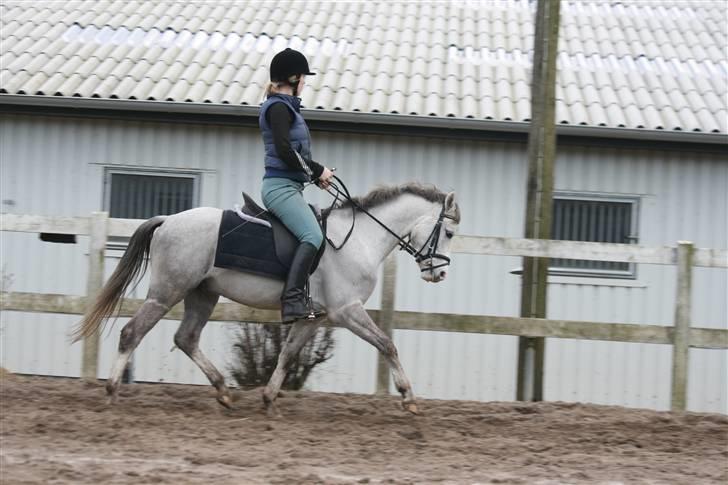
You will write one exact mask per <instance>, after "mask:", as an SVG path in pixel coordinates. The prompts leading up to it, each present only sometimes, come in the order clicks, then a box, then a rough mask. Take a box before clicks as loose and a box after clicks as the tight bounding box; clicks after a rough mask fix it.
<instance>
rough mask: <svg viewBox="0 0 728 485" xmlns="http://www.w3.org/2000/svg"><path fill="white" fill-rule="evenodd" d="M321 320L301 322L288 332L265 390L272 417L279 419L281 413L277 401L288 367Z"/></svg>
mask: <svg viewBox="0 0 728 485" xmlns="http://www.w3.org/2000/svg"><path fill="white" fill-rule="evenodd" d="M320 322H321V321H320V320H318V321H314V322H308V321H306V320H301V321H298V322H296V323H294V324H293V326H292V327H291V330H290V331H289V332H288V338H287V339H286V342H285V343H284V344H283V348H282V349H281V353H280V355H278V363H277V364H276V370H275V371H273V375H272V376H271V377H270V380H269V381H268V385H266V386H265V389H264V390H263V403H264V404H265V408H266V410H267V412H268V416H270V417H279V416H280V412H279V411H278V406H276V399H277V398H278V393H279V392H280V390H281V385H282V384H283V380H284V379H285V378H286V373H287V371H288V367H289V366H290V365H291V363H292V362H293V361H294V359H295V358H296V356H297V355H298V352H300V350H301V348H302V347H303V345H304V344H305V343H306V342H308V340H309V339H310V338H311V337H312V336H313V334H314V333H316V329H318V327H319V324H320Z"/></svg>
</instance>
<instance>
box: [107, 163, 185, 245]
mask: <svg viewBox="0 0 728 485" xmlns="http://www.w3.org/2000/svg"><path fill="white" fill-rule="evenodd" d="M105 197H106V201H105V207H106V210H107V211H108V212H109V217H114V218H119V219H149V218H151V217H154V216H158V215H170V214H176V213H177V212H182V211H185V210H188V209H192V208H193V207H196V206H197V205H198V200H197V199H198V175H197V174H194V173H176V172H146V171H133V170H121V169H114V170H107V172H106V192H105ZM128 241H129V238H127V237H110V238H109V242H108V244H107V247H108V248H109V249H115V250H124V249H126V244H127V242H128Z"/></svg>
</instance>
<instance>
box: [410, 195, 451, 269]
mask: <svg viewBox="0 0 728 485" xmlns="http://www.w3.org/2000/svg"><path fill="white" fill-rule="evenodd" d="M459 224H460V207H458V204H457V202H456V201H455V192H450V193H449V194H447V196H446V197H445V200H444V201H443V203H442V204H441V205H440V204H437V205H436V206H434V208H433V210H432V212H431V213H430V214H428V215H426V216H423V217H421V218H420V219H419V220H418V221H417V223H416V224H415V225H414V227H413V228H412V232H411V233H410V238H411V239H410V243H411V244H412V246H413V247H415V248H418V249H419V252H418V253H417V255H416V260H417V264H418V265H419V266H420V270H421V272H422V279H423V280H425V281H429V282H432V283H437V282H439V281H442V280H444V279H445V277H446V276H447V271H448V268H449V265H450V246H451V244H452V238H453V237H454V236H455V234H456V233H457V230H458V225H459Z"/></svg>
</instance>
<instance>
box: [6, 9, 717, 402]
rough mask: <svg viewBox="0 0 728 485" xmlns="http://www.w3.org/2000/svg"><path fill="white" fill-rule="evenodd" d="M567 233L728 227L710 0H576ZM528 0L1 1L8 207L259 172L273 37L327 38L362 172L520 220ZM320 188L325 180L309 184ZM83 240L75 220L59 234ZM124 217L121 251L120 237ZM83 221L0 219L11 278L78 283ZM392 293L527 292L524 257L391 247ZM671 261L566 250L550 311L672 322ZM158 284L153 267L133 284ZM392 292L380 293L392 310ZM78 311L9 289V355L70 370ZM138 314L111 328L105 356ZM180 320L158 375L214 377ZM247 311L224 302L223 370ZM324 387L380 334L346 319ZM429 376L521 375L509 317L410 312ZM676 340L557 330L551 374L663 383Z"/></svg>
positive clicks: (324, 66)
mask: <svg viewBox="0 0 728 485" xmlns="http://www.w3.org/2000/svg"><path fill="white" fill-rule="evenodd" d="M561 8H562V11H561V30H560V44H559V58H558V69H559V71H558V79H557V87H556V90H557V91H556V94H557V119H556V122H557V123H558V127H557V134H558V149H557V160H556V173H555V209H554V210H555V213H554V216H555V217H554V220H555V224H554V238H555V239H556V238H558V239H575V240H597V241H606V242H620V243H637V244H640V245H645V246H666V245H667V246H674V245H675V243H676V241H678V240H690V241H693V242H694V243H695V245H696V246H697V247H704V248H717V249H725V248H727V247H728V158H727V157H726V154H727V153H728V150H727V149H726V148H727V142H728V139H727V138H726V132H727V130H728V127H727V126H726V120H727V118H728V117H727V113H728V111H727V102H726V101H727V100H726V92H727V89H726V85H727V81H728V57H727V53H726V46H727V45H728V34H727V30H728V28H727V23H726V16H725V5H724V3H723V2H722V1H721V0H717V1H701V2H690V1H672V0H665V1H662V0H659V1H657V0H656V1H651V2H640V1H626V2H625V1H623V2H596V1H594V2H589V1H579V2H570V1H563V2H562V7H561ZM534 9H535V2H529V1H525V0H504V1H501V2H474V1H462V2H455V1H453V2H305V3H303V2H293V1H281V2H274V1H270V2H264V3H263V2H257V1H250V2H246V1H235V2H220V4H219V5H217V4H215V3H214V2H198V1H188V2H173V1H163V2H146V1H126V0H115V1H96V0H84V1H77V2H74V1H70V2H45V1H10V0H7V1H3V2H2V4H1V5H0V25H1V32H0V35H1V42H2V44H1V46H0V105H2V112H1V113H0V157H1V163H2V174H1V177H0V184H1V186H0V189H1V192H2V196H1V198H2V212H3V213H11V214H35V215H52V216H88V215H89V214H90V213H91V212H93V211H108V212H109V213H110V215H111V217H117V218H147V217H150V216H152V215H155V214H158V213H174V212H177V211H181V210H185V209H187V208H191V207H195V206H215V207H224V208H230V207H232V206H233V204H235V203H239V202H240V192H241V191H242V190H244V191H246V192H248V193H251V194H255V195H256V196H258V194H259V193H260V183H261V177H262V174H263V165H262V153H263V151H262V150H263V149H262V142H261V137H260V134H259V131H258V128H257V113H258V106H259V104H260V103H261V102H262V100H263V91H264V87H265V85H266V83H267V80H268V75H267V66H268V64H269V62H270V59H271V57H272V56H273V54H275V53H276V52H278V51H280V50H282V49H283V48H285V47H287V46H290V47H293V48H296V49H299V50H301V51H303V52H304V53H305V54H306V55H307V57H308V58H309V60H310V62H311V65H312V68H313V70H314V71H315V72H316V73H317V75H316V76H315V77H311V78H309V79H308V80H307V84H308V87H307V90H306V91H304V93H303V95H302V98H303V105H304V110H303V112H304V116H305V117H306V119H307V120H309V125H310V127H311V130H312V132H313V133H312V136H313V153H314V158H315V159H316V160H318V161H320V162H321V163H324V164H326V165H328V166H335V167H336V168H337V169H338V172H337V173H338V174H339V176H340V177H342V178H343V179H344V180H345V181H346V182H347V184H348V185H349V187H350V189H351V190H352V192H354V193H357V194H363V193H365V192H366V191H367V190H369V189H370V188H372V187H374V186H375V185H378V184H397V183H403V182H407V181H412V180H416V181H421V182H426V183H433V184H436V185H437V186H438V187H440V188H441V189H443V190H454V191H456V193H457V197H458V200H459V203H460V206H461V208H462V211H463V221H462V224H461V228H460V232H461V234H469V235H480V236H503V237H523V231H524V212H525V200H526V197H525V190H526V168H527V160H526V144H527V133H528V126H529V124H528V122H529V116H530V100H529V91H530V89H529V82H530V59H531V53H532V48H533V16H534ZM307 194H308V196H309V198H310V200H311V201H314V202H317V203H319V204H321V205H325V204H327V203H329V202H330V198H329V196H328V195H327V194H325V193H323V192H320V191H317V190H316V189H315V188H310V189H308V190H307ZM65 242H72V241H65ZM122 248H123V241H110V243H109V245H108V248H107V250H106V266H107V275H108V274H110V272H111V271H112V270H113V268H114V266H115V264H116V263H117V262H118V259H119V258H120V256H121V254H122ZM87 255H88V244H87V240H86V238H84V237H80V236H79V237H77V238H76V239H75V244H60V243H58V242H55V243H54V242H49V241H44V240H41V239H40V238H39V237H38V235H37V234H26V233H9V232H3V233H2V275H3V291H19V292H39V293H56V294H69V295H83V294H85V289H86V280H85V278H86V266H87ZM398 263H399V264H398V268H399V269H398V280H397V289H396V291H397V293H396V294H397V299H396V308H397V309H398V310H409V311H420V312H443V313H460V314H487V315H502V316H517V315H518V311H519V300H520V276H519V275H518V271H517V270H518V269H519V267H520V265H521V261H520V258H515V257H495V256H493V257H490V256H474V255H464V254H457V255H455V256H454V259H453V265H452V267H451V270H450V275H449V276H448V280H446V281H445V282H443V283H441V284H437V285H429V284H426V283H424V282H423V281H422V280H421V279H420V278H419V270H418V269H417V268H416V266H415V265H414V264H413V263H412V261H410V260H409V258H408V257H406V255H404V254H403V255H401V256H399V262H398ZM675 271H676V270H675V267H671V266H665V267H662V266H654V265H643V264H639V265H635V264H627V263H624V264H623V263H581V264H579V263H575V262H574V261H571V260H558V261H554V262H553V268H552V271H551V274H550V276H549V288H548V291H549V301H548V316H549V317H550V318H560V319H569V320H590V321H602V322H624V323H645V324H647V323H649V324H664V325H671V324H672V322H673V317H674V316H673V311H674V299H675V292H676V288H675ZM693 284H694V288H695V289H694V298H695V300H694V305H693V315H692V318H693V319H692V322H693V325H695V326H699V327H707V328H723V329H725V328H728V318H727V315H728V303H727V302H726V294H728V278H727V274H726V271H725V270H723V269H714V268H706V269H700V268H696V269H695V271H694V283H693ZM134 295H135V296H137V297H140V296H143V290H142V289H139V290H137V291H136V293H135V294H134ZM377 295H378V292H377V291H375V294H374V297H373V298H372V300H371V301H370V302H368V304H367V306H368V307H371V308H377V307H378V305H379V301H378V296H377ZM77 320H78V317H77V316H72V315H51V314H32V313H23V312H10V311H4V312H3V313H2V323H1V326H0V332H1V333H0V338H1V339H2V344H1V349H0V365H2V366H3V367H5V368H7V369H9V370H11V371H13V372H21V373H30V374H43V375H57V376H78V375H79V371H80V361H81V349H80V345H79V344H75V345H69V343H68V338H67V332H68V330H69V329H70V327H71V326H72V325H73V324H74V323H75V322H76V321H77ZM123 321H124V319H120V320H119V321H118V322H117V323H116V324H115V326H114V327H113V330H112V331H110V332H107V333H106V334H104V337H103V342H102V350H101V361H100V364H99V367H100V370H99V377H100V378H105V377H106V375H107V373H108V371H109V369H110V364H111V359H112V358H113V357H114V354H115V348H116V342H117V338H118V330H119V329H120V328H121V326H122V324H123ZM176 326H177V323H176V322H173V321H167V320H164V321H162V322H160V324H158V325H157V327H155V329H154V330H153V331H152V332H150V334H149V335H148V336H147V337H146V339H145V340H144V341H143V342H142V344H141V346H140V347H139V349H138V350H137V352H136V356H135V377H136V379H137V380H140V381H153V382H156V381H164V382H180V383H199V384H203V383H206V382H207V381H206V380H205V378H204V376H203V375H202V373H201V372H200V371H199V370H198V369H197V367H196V366H195V365H194V364H193V363H192V362H191V361H190V360H189V359H188V358H187V357H186V356H184V355H183V354H182V353H181V352H172V353H170V352H169V348H170V346H171V345H172V336H173V334H174V331H175V330H176ZM235 328H236V325H235V324H234V323H230V324H221V323H216V324H211V325H209V326H208V327H207V328H206V330H205V333H204V334H203V337H202V348H203V350H204V351H205V353H206V354H207V355H208V356H210V358H211V359H212V360H213V361H214V362H215V363H216V364H217V365H218V366H219V367H220V368H227V367H228V365H229V363H230V358H231V341H232V338H233V337H234V334H235ZM335 335H336V339H337V342H336V348H335V351H334V357H333V359H332V360H331V361H329V362H328V363H327V364H326V365H325V366H324V367H323V368H322V369H321V370H320V371H318V372H317V373H316V375H314V376H313V377H312V378H311V380H310V382H309V384H308V387H309V388H311V389H313V390H321V391H334V392H364V393H368V392H373V390H374V386H375V375H376V352H375V350H374V349H373V348H371V347H370V346H368V344H366V343H365V342H363V341H360V340H358V339H357V338H356V337H354V336H353V335H351V334H350V333H348V332H347V331H344V330H337V331H336V334H335ZM395 343H396V344H397V346H398V348H399V352H400V356H401V358H402V363H403V365H404V367H405V370H406V371H407V373H408V375H409V377H410V378H411V379H412V381H413V386H414V391H415V393H416V394H418V395H420V396H423V397H431V398H446V399H475V400H513V399H514V398H515V383H516V362H517V347H518V344H517V338H516V337H509V336H494V335H475V334H467V335H466V334H457V333H439V332H424V331H404V330H401V331H396V332H395ZM727 354H728V352H727V351H724V350H696V349H693V350H691V353H690V389H689V401H688V408H689V409H690V410H696V411H712V412H723V413H727V412H728V396H727V393H728V355H727ZM670 367H671V351H670V348H669V346H661V345H650V344H627V343H613V342H596V341H581V340H562V339H548V341H547V350H546V377H545V398H546V399H548V400H563V401H584V402H593V403H604V404H617V405H624V406H634V407H646V408H654V409H667V408H668V407H669V389H670Z"/></svg>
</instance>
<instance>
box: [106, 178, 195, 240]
mask: <svg viewBox="0 0 728 485" xmlns="http://www.w3.org/2000/svg"><path fill="white" fill-rule="evenodd" d="M114 174H119V175H145V176H151V177H167V178H172V177H173V178H189V179H192V208H194V207H199V206H200V185H201V179H202V173H201V172H199V171H194V170H184V169H181V170H177V169H163V168H153V167H151V168H149V169H146V168H139V167H133V168H125V167H123V166H105V167H104V173H103V180H104V184H103V185H104V191H103V210H104V211H106V212H108V213H109V217H113V216H112V215H111V190H112V184H111V179H112V175H114ZM129 239H130V238H128V237H118V236H110V237H109V238H108V240H107V244H106V248H107V249H109V250H118V251H126V248H127V245H128V243H129Z"/></svg>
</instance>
